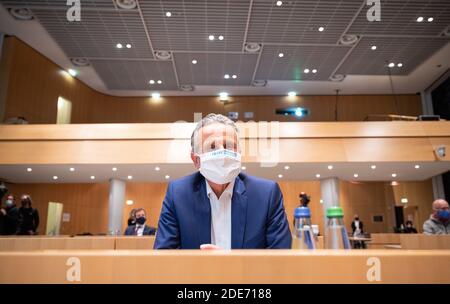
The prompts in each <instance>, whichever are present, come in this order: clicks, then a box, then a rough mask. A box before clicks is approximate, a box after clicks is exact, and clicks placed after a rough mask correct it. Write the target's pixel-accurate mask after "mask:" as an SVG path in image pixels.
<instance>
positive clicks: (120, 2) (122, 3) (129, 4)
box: [116, 0, 137, 9]
mask: <svg viewBox="0 0 450 304" xmlns="http://www.w3.org/2000/svg"><path fill="white" fill-rule="evenodd" d="M116 4H117V6H118V7H119V8H122V9H134V8H136V7H137V3H136V0H116Z"/></svg>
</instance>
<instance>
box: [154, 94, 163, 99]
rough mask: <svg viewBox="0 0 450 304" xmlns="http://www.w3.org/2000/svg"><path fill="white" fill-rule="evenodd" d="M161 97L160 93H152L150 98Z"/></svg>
mask: <svg viewBox="0 0 450 304" xmlns="http://www.w3.org/2000/svg"><path fill="white" fill-rule="evenodd" d="M160 97H161V94H159V93H152V98H154V99H159V98H160Z"/></svg>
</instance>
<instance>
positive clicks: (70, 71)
mask: <svg viewBox="0 0 450 304" xmlns="http://www.w3.org/2000/svg"><path fill="white" fill-rule="evenodd" d="M67 72H69V74H70V76H72V77H75V76H77V71H75V70H72V69H68V70H67Z"/></svg>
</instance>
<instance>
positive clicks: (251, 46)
mask: <svg viewBox="0 0 450 304" xmlns="http://www.w3.org/2000/svg"><path fill="white" fill-rule="evenodd" d="M244 50H245V51H246V52H249V53H257V52H259V50H261V44H259V43H256V42H249V43H247V44H246V45H245V47H244Z"/></svg>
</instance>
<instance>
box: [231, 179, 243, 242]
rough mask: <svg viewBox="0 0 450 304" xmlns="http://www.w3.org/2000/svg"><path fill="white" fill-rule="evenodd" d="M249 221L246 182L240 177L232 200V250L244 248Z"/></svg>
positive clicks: (235, 185)
mask: <svg viewBox="0 0 450 304" xmlns="http://www.w3.org/2000/svg"><path fill="white" fill-rule="evenodd" d="M246 220H247V194H246V189H245V185H244V182H243V181H242V180H241V178H240V177H239V176H238V177H236V181H235V184H234V189H233V197H232V199H231V248H233V249H240V248H243V242H244V233H245V225H246Z"/></svg>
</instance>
